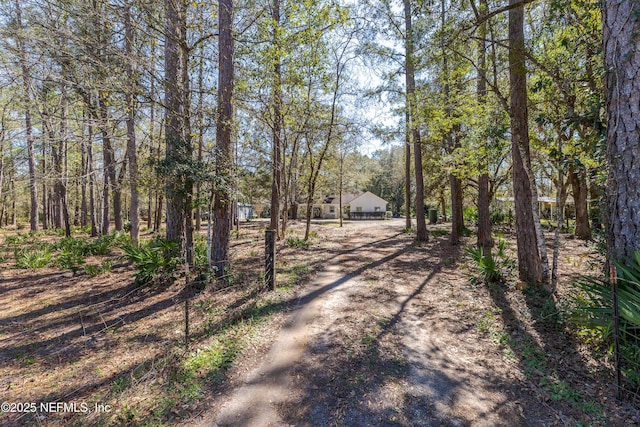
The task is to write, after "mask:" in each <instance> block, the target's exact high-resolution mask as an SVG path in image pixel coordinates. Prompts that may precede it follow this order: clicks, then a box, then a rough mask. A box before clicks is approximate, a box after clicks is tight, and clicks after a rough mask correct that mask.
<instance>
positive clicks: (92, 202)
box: [87, 115, 99, 237]
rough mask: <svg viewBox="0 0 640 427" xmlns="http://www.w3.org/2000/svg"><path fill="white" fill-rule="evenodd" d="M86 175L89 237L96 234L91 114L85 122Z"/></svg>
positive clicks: (96, 214)
mask: <svg viewBox="0 0 640 427" xmlns="http://www.w3.org/2000/svg"><path fill="white" fill-rule="evenodd" d="M87 131H88V135H87V176H88V178H89V213H90V215H91V237H96V236H97V235H98V230H99V228H98V212H97V207H98V204H97V203H96V193H95V189H94V187H95V186H96V185H95V175H94V173H93V124H92V122H91V115H89V122H88V124H87Z"/></svg>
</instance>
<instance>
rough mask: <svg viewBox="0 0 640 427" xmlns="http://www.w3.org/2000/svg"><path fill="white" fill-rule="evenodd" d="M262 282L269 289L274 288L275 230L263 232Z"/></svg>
mask: <svg viewBox="0 0 640 427" xmlns="http://www.w3.org/2000/svg"><path fill="white" fill-rule="evenodd" d="M264 259H265V264H264V284H265V287H266V288H267V289H269V290H274V289H275V288H276V231H275V230H267V231H265V232H264Z"/></svg>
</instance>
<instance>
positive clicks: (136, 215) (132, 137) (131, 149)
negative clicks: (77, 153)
mask: <svg viewBox="0 0 640 427" xmlns="http://www.w3.org/2000/svg"><path fill="white" fill-rule="evenodd" d="M124 29H125V30H124V31H125V47H124V52H125V55H126V61H127V66H126V68H127V80H128V84H127V88H128V89H127V104H128V105H127V119H126V122H127V158H128V159H129V189H130V192H131V208H130V211H129V223H130V224H131V228H130V230H129V235H130V236H131V243H132V244H133V245H134V246H137V245H138V240H139V239H140V195H139V193H138V156H137V154H136V127H135V126H136V122H135V120H136V119H135V117H136V96H135V88H136V85H137V81H136V76H135V71H134V67H133V60H134V59H133V43H134V37H135V34H134V32H133V28H132V26H131V3H127V4H126V6H125V10H124Z"/></svg>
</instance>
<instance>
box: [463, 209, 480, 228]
mask: <svg viewBox="0 0 640 427" xmlns="http://www.w3.org/2000/svg"><path fill="white" fill-rule="evenodd" d="M462 217H463V218H464V222H470V223H472V224H477V223H478V208H476V207H475V206H466V207H465V208H464V209H463V210H462Z"/></svg>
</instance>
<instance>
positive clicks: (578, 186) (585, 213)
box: [569, 167, 592, 240]
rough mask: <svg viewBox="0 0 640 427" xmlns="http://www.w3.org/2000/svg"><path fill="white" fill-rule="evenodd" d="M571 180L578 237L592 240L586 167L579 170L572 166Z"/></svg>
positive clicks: (570, 170)
mask: <svg viewBox="0 0 640 427" xmlns="http://www.w3.org/2000/svg"><path fill="white" fill-rule="evenodd" d="M569 182H570V184H571V192H572V193H573V203H574V206H575V211H576V237H577V238H579V239H582V240H591V238H592V235H591V226H590V225H589V207H588V205H587V196H588V188H587V180H586V177H585V171H584V169H582V170H580V171H577V170H576V169H575V168H574V167H570V168H569Z"/></svg>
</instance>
